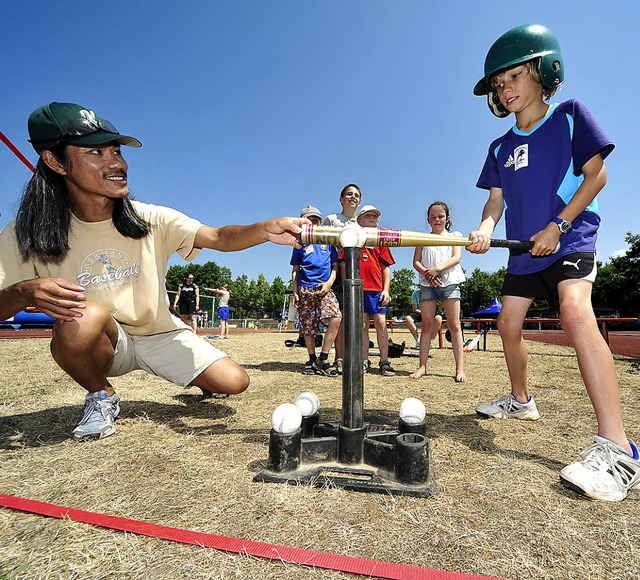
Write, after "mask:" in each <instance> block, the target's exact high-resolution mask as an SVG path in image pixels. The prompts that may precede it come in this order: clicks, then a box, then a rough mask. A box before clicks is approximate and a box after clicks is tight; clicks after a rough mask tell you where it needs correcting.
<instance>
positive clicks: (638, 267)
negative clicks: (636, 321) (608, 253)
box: [592, 232, 640, 317]
mask: <svg viewBox="0 0 640 580" xmlns="http://www.w3.org/2000/svg"><path fill="white" fill-rule="evenodd" d="M625 241H626V242H627V243H628V244H629V249H628V250H627V252H626V254H625V255H624V256H619V257H617V258H612V259H611V261H610V262H608V263H607V264H605V265H602V264H598V276H597V278H596V282H595V284H594V286H593V297H592V301H593V306H594V309H595V310H596V313H599V314H608V313H611V312H617V313H618V314H619V315H620V316H623V317H627V316H629V317H631V316H637V315H638V313H639V312H640V235H634V234H632V233H631V232H627V235H626V237H625Z"/></svg>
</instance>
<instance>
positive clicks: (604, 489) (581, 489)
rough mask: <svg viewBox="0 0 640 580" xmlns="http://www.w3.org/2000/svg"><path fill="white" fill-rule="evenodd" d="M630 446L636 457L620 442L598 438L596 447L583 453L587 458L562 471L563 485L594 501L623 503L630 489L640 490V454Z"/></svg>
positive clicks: (594, 442) (595, 441)
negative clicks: (620, 444)
mask: <svg viewBox="0 0 640 580" xmlns="http://www.w3.org/2000/svg"><path fill="white" fill-rule="evenodd" d="M629 444H630V445H631V449H632V450H633V457H631V456H630V455H629V454H628V453H626V452H625V451H624V450H623V449H622V448H621V447H620V446H619V445H618V444H617V443H614V442H613V441H611V440H610V439H607V438H605V437H601V436H600V435H596V436H595V438H594V441H593V445H592V446H591V447H589V448H588V449H585V450H584V451H583V452H582V453H581V454H580V455H581V456H582V457H584V459H583V460H582V461H576V462H575V463H571V464H570V465H567V466H566V467H564V468H563V469H562V470H561V471H560V482H561V483H562V484H563V485H566V486H567V487H568V488H570V489H572V490H573V491H577V492H578V493H581V494H583V495H586V496H587V497H590V498H592V499H599V500H602V501H622V500H623V499H625V498H626V497H627V494H628V493H629V490H630V489H633V488H640V455H639V454H638V448H637V447H636V446H635V445H634V444H633V443H632V442H631V441H629Z"/></svg>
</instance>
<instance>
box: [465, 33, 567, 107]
mask: <svg viewBox="0 0 640 580" xmlns="http://www.w3.org/2000/svg"><path fill="white" fill-rule="evenodd" d="M537 58H539V59H540V71H539V72H540V81H541V83H542V86H543V87H544V88H545V89H548V90H553V89H555V88H557V87H559V86H560V85H561V84H562V82H563V81H564V64H563V62H562V54H561V52H560V43H559V42H558V39H557V38H556V36H555V34H553V32H551V30H549V29H548V28H547V27H546V26H542V25H541V24H524V25H522V26H516V27H515V28H512V29H511V30H509V31H507V32H505V33H504V34H503V35H502V36H501V37H500V38H498V40H496V41H495V42H494V43H493V44H492V45H491V48H490V49H489V52H488V53H487V58H486V59H485V61H484V76H483V77H482V78H481V79H480V80H479V81H478V82H477V83H476V86H475V87H474V88H473V94H474V95H478V96H481V95H488V96H489V108H490V109H491V111H492V112H493V113H494V114H496V115H498V116H499V117H502V116H506V115H508V114H509V113H508V112H506V115H505V114H498V112H496V111H495V108H494V106H492V101H493V104H494V105H495V98H492V93H493V92H494V91H493V87H492V86H491V84H490V79H491V77H492V76H493V75H495V74H496V73H499V72H501V71H503V70H507V69H509V68H511V67H514V66H518V65H520V64H523V63H525V62H527V61H529V60H534V59H537ZM496 96H497V95H496ZM498 103H499V101H498ZM505 111H506V110H505Z"/></svg>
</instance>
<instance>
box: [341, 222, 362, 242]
mask: <svg viewBox="0 0 640 580" xmlns="http://www.w3.org/2000/svg"><path fill="white" fill-rule="evenodd" d="M366 241H367V234H366V233H365V231H364V229H363V228H362V226H360V225H359V224H356V223H349V224H347V225H346V226H344V228H343V229H342V231H341V232H340V236H338V243H339V244H340V247H342V248H361V247H362V246H364V244H365V242H366Z"/></svg>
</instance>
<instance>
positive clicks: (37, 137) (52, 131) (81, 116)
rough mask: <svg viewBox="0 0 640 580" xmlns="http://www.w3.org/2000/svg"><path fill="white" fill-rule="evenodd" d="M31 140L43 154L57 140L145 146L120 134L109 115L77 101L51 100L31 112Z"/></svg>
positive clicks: (87, 145)
mask: <svg viewBox="0 0 640 580" xmlns="http://www.w3.org/2000/svg"><path fill="white" fill-rule="evenodd" d="M28 127H29V137H30V139H29V143H31V145H32V146H33V148H34V149H35V150H36V153H37V154H38V155H40V153H42V151H44V150H45V149H47V148H48V147H51V146H52V145H56V144H58V143H67V144H69V145H79V146H81V147H90V146H91V145H104V144H105V143H109V142H111V141H115V142H116V143H119V144H120V145H128V146H129V147H142V143H140V141H138V140H137V139H135V138H134V137H129V136H127V135H121V134H120V133H119V132H118V130H117V129H116V128H115V127H114V126H113V125H112V124H111V123H110V122H109V121H107V120H106V119H102V118H100V117H98V115H96V114H95V113H94V112H93V111H92V110H91V109H87V108H86V107H83V106H81V105H76V104H74V103H55V102H54V103H49V104H48V105H44V106H43V107H40V108H39V109H36V110H35V111H34V112H33V113H31V115H30V116H29V122H28Z"/></svg>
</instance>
